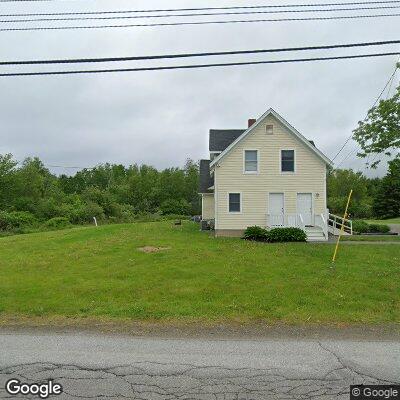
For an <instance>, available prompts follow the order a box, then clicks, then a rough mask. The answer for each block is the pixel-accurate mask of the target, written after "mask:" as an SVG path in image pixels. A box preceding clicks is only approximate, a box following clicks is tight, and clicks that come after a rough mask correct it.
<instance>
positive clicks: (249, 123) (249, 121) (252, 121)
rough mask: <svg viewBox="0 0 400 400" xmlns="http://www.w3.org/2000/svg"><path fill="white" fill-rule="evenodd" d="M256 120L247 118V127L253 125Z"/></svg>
mask: <svg viewBox="0 0 400 400" xmlns="http://www.w3.org/2000/svg"><path fill="white" fill-rule="evenodd" d="M256 121H257V120H256V119H254V118H250V119H249V120H248V128H250V127H251V126H252V125H254V124H255V123H256Z"/></svg>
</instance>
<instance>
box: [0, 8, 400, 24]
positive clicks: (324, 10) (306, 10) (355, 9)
mask: <svg viewBox="0 0 400 400" xmlns="http://www.w3.org/2000/svg"><path fill="white" fill-rule="evenodd" d="M396 8H400V5H391V6H379V7H355V8H354V7H353V8H330V9H322V8H319V9H315V8H312V9H305V10H304V9H301V10H286V9H285V10H283V9H280V10H268V11H233V12H217V13H216V12H213V13H210V12H207V13H190V14H156V15H118V16H114V15H113V16H102V17H98V16H97V17H87V16H79V17H61V18H31V19H9V20H0V22H1V23H26V22H48V21H52V22H54V21H99V20H116V19H144V18H147V19H151V18H172V17H179V18H181V17H206V16H225V15H254V14H283V13H287V14H292V13H320V12H325V13H326V12H339V11H361V10H363V11H365V10H384V9H396Z"/></svg>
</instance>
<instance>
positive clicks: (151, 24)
mask: <svg viewBox="0 0 400 400" xmlns="http://www.w3.org/2000/svg"><path fill="white" fill-rule="evenodd" d="M398 16H400V14H398V13H397V14H373V15H350V16H349V15H346V16H344V15H343V16H334V17H304V18H277V19H250V20H225V21H224V20H222V21H197V22H196V21H195V22H193V21H191V22H163V23H150V24H127V25H86V26H85V25H82V26H79V25H77V26H36V27H27V28H1V29H0V32H11V31H14V32H15V31H45V30H70V29H74V30H76V29H106V28H140V27H157V26H160V27H161V26H189V25H219V24H238V23H240V24H243V23H257V22H258V23H259V22H294V21H329V20H349V19H360V18H363V19H370V18H385V17H398Z"/></svg>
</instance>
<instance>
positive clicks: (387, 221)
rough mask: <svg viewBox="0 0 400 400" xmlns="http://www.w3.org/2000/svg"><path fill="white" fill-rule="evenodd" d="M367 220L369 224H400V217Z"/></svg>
mask: <svg viewBox="0 0 400 400" xmlns="http://www.w3.org/2000/svg"><path fill="white" fill-rule="evenodd" d="M365 222H368V223H369V224H384V225H386V224H400V217H397V218H390V219H368V220H366V221H365Z"/></svg>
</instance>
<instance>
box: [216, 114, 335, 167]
mask: <svg viewBox="0 0 400 400" xmlns="http://www.w3.org/2000/svg"><path fill="white" fill-rule="evenodd" d="M269 115H272V116H274V117H275V118H276V119H277V120H278V121H279V122H281V123H282V125H284V126H285V127H286V128H287V129H288V130H289V132H290V133H292V134H293V135H294V136H295V137H296V138H297V139H299V140H300V142H302V143H303V144H304V145H305V146H306V147H308V148H309V149H310V150H311V151H312V152H314V153H315V154H316V155H317V156H318V157H319V158H320V159H321V160H322V161H324V162H325V163H326V164H328V165H332V161H331V160H330V159H329V158H328V157H326V156H325V155H324V154H323V153H322V152H321V151H320V150H318V149H317V148H316V147H315V145H314V143H310V141H308V140H307V139H306V138H305V137H304V136H303V135H302V134H301V133H300V132H299V131H298V130H297V129H295V128H294V127H293V126H292V125H290V124H289V122H287V121H286V120H285V119H284V118H283V117H281V116H280V115H279V114H278V113H277V112H276V111H274V110H273V109H272V108H270V109H268V110H267V111H266V112H265V113H264V114H263V115H262V116H261V117H260V118H258V119H257V121H256V122H255V123H254V124H253V125H252V126H251V127H250V128H248V129H246V130H245V131H244V132H243V133H242V134H241V135H240V136H239V137H238V138H237V139H235V140H234V141H233V142H232V143H231V144H230V145H229V146H228V147H227V148H226V149H225V150H224V151H222V153H221V154H219V155H218V157H216V158H214V160H213V161H212V162H211V164H210V168H212V167H213V166H214V165H215V164H216V163H218V161H220V160H222V158H224V157H225V156H226V155H227V154H228V153H229V152H230V151H231V150H232V149H233V148H234V147H235V146H236V145H237V144H238V143H239V142H240V141H241V140H243V139H244V138H245V137H246V136H247V135H248V134H249V133H250V132H252V131H253V130H254V129H255V128H257V126H258V125H259V124H260V123H261V122H262V121H264V119H265V118H266V117H268V116H269Z"/></svg>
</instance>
